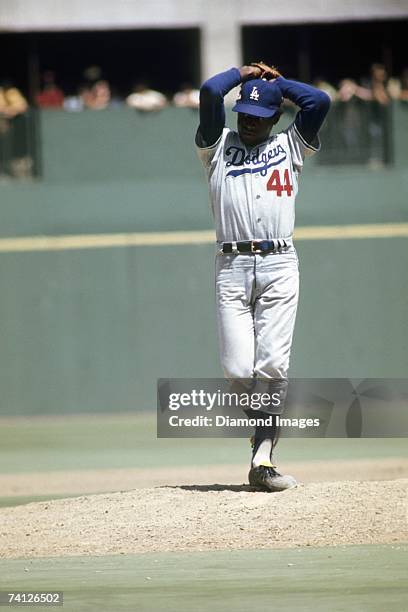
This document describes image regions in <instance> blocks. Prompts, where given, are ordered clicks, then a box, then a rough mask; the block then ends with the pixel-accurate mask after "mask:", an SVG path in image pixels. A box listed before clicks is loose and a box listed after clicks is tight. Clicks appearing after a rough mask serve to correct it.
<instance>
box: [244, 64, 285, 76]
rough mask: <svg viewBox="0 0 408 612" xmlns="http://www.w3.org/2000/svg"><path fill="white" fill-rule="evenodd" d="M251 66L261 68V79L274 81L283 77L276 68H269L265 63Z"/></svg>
mask: <svg viewBox="0 0 408 612" xmlns="http://www.w3.org/2000/svg"><path fill="white" fill-rule="evenodd" d="M251 66H255V67H256V68H259V70H260V71H261V75H260V77H259V78H260V79H266V80H267V81H272V80H273V79H277V78H278V77H280V76H282V75H281V73H280V72H279V70H278V69H277V68H276V66H268V64H265V63H264V62H252V64H251Z"/></svg>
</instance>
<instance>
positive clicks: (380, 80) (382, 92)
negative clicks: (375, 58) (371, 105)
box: [371, 64, 390, 105]
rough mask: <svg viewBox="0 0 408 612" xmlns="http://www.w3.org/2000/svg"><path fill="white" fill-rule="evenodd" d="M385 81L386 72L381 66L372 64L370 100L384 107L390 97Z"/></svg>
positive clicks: (386, 79) (386, 78)
mask: <svg viewBox="0 0 408 612" xmlns="http://www.w3.org/2000/svg"><path fill="white" fill-rule="evenodd" d="M387 81H388V77H387V72H386V70H385V67H384V66H383V64H373V65H372V66H371V92H372V99H373V100H375V101H376V102H378V103H379V104H382V105H386V104H388V103H389V101H390V96H389V94H388V91H387Z"/></svg>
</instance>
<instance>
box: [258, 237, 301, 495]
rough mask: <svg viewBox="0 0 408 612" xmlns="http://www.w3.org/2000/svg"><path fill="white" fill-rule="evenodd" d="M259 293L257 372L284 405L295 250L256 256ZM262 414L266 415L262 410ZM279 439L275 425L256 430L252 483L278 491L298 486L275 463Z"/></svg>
mask: <svg viewBox="0 0 408 612" xmlns="http://www.w3.org/2000/svg"><path fill="white" fill-rule="evenodd" d="M256 286H257V293H256V299H255V306H254V330H255V338H256V340H255V365H254V373H255V375H256V376H257V377H258V378H259V379H261V380H263V381H265V380H268V379H271V383H270V386H269V392H270V394H271V393H274V392H278V393H279V395H280V397H281V408H282V407H283V406H282V404H283V403H284V401H285V397H286V388H287V374H288V368H289V358H290V350H291V345H292V338H293V331H294V326H295V319H296V309H297V303H298V295H299V271H298V261H297V256H296V252H295V251H294V249H293V250H291V251H289V252H287V253H279V254H276V255H275V254H271V255H267V256H263V257H258V258H257V268H256ZM259 416H263V417H265V418H266V417H267V416H268V415H265V413H262V415H259ZM276 441H277V428H276V427H275V426H274V425H272V426H271V425H269V426H262V425H261V426H258V427H257V428H256V430H255V436H254V444H253V454H252V462H251V465H252V468H251V471H250V482H251V484H255V485H256V484H262V485H263V486H264V487H265V488H268V489H269V490H273V491H277V490H283V489H287V488H291V487H293V486H295V484H296V481H295V480H294V479H293V478H292V477H291V476H281V475H280V474H278V473H277V472H276V470H275V469H274V466H273V464H272V450H273V447H274V445H275V444H276Z"/></svg>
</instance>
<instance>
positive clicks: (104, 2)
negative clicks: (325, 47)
mask: <svg viewBox="0 0 408 612" xmlns="http://www.w3.org/2000/svg"><path fill="white" fill-rule="evenodd" d="M407 15H408V2H407V0H389V1H388V2H384V0H360V2H355V1H353V0H331V1H330V2H322V0H310V1H309V2H302V1H301V0H286V2H284V3H282V2H276V0H252V2H247V1H246V0H222V1H221V2H220V1H219V0H190V2H186V1H185V0H116V2H111V0H87V2H83V1H82V0H71V1H70V2H67V1H65V2H64V1H59V2H55V0H40V1H39V0H2V2H1V3H0V32H1V31H5V32H7V31H12V32H32V31H65V30H68V31H69V30H87V29H88V30H98V29H100V30H115V29H132V28H160V27H161V28H171V27H200V28H201V29H202V33H203V36H202V50H201V53H202V77H203V78H204V79H205V78H208V77H209V76H210V75H212V74H215V73H217V72H220V71H221V70H223V69H224V68H225V66H235V65H240V64H241V48H240V27H241V26H242V25H262V24H288V23H324V22H338V21H353V20H368V19H385V18H391V19H398V18H402V17H406V16H407Z"/></svg>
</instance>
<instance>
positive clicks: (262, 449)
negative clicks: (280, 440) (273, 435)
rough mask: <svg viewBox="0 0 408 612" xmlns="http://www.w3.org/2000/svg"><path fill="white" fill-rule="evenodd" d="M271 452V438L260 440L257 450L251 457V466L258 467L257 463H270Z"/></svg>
mask: <svg viewBox="0 0 408 612" xmlns="http://www.w3.org/2000/svg"><path fill="white" fill-rule="evenodd" d="M271 452H272V440H270V439H266V440H262V442H261V443H260V445H259V447H258V450H257V451H256V453H255V456H254V458H253V459H252V467H258V466H259V465H269V466H270V465H272V463H271Z"/></svg>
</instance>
